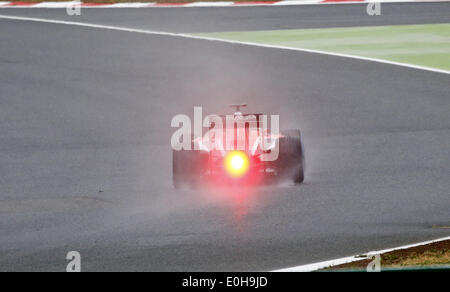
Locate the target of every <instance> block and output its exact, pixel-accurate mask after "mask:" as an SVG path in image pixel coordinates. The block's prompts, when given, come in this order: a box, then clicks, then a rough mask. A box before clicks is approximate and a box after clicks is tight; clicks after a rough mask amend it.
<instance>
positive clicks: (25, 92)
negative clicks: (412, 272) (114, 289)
mask: <svg viewBox="0 0 450 292" xmlns="http://www.w3.org/2000/svg"><path fill="white" fill-rule="evenodd" d="M327 7H328V6H327ZM350 7H351V6H347V5H345V6H344V5H342V6H336V7H334V6H329V8H327V9H329V10H327V9H326V8H316V7H315V8H310V7H305V8H295V9H294V8H289V10H295V11H298V12H299V13H302V11H303V9H317V10H315V11H316V12H315V13H317V17H318V19H321V21H320V22H321V23H320V25H321V26H325V22H326V21H327V13H331V16H334V15H336V14H339V12H338V11H340V9H342V10H343V12H341V13H342V14H344V13H347V12H345V11H347V10H348V9H351V8H350ZM404 7H409V6H407V5H405V6H404ZM412 7H414V9H413V10H415V9H419V8H420V7H425V6H417V5H412ZM426 7H440V9H434V8H433V9H431V10H433V11H435V12H434V13H436V14H435V15H436V19H435V18H433V17H432V14H433V13H429V14H427V13H425V14H427V15H429V16H430V15H431V16H430V18H429V19H428V20H427V21H425V20H423V22H439V21H442V18H441V17H442V15H441V16H439V15H440V14H439V13H440V11H441V12H442V11H444V9H445V7H448V6H447V5H440V4H439V5H436V6H434V5H429V6H428V5H426ZM260 10H261V11H260ZM438 10H439V11H438ZM141 11H142V10H133V11H128V10H125V11H123V13H124V15H125V16H127V17H129V19H131V18H132V17H131V15H132V14H133V13H134V14H135V15H136V16H135V17H134V19H136V20H133V21H131V20H130V21H129V23H128V22H127V20H122V21H119V22H117V23H116V21H117V19H118V17H119V16H120V13H122V12H120V11H112V10H111V18H110V20H107V19H106V18H107V13H106V12H105V11H102V10H89V11H87V12H86V16H84V17H85V18H84V19H83V20H84V21H89V22H94V23H100V22H103V23H108V21H109V22H110V24H115V25H122V26H128V27H130V26H135V25H138V24H136V22H137V21H138V20H139V22H140V24H139V26H145V23H146V21H147V20H146V19H148V21H149V23H152V22H155V23H156V22H157V21H156V20H154V19H153V18H146V17H143V16H142V15H147V13H155V14H154V15H158V14H157V12H153V11H151V12H150V10H146V11H144V12H141ZM158 11H159V10H158ZM194 11H195V12H194ZM202 11H203V12H204V13H205V16H204V17H205V18H209V17H210V16H207V14H208V13H209V11H210V10H209V9H204V10H199V9H196V10H193V11H188V10H183V9H174V10H173V12H172V11H169V10H161V12H160V13H163V14H164V13H168V14H170V13H177V14H179V15H180V19H184V20H183V21H184V22H186V23H188V22H189V21H188V20H187V19H188V17H189V16H191V17H192V15H194V16H195V17H194V19H192V23H194V24H195V23H197V24H196V25H198V22H200V21H201V20H200V19H199V17H197V14H201V13H203V12H202ZM254 11H256V12H254ZM270 11H271V10H270V9H268V8H256V9H255V10H250V9H247V8H233V9H230V10H229V11H227V13H229V14H230V17H231V15H234V13H237V14H240V15H241V17H242V19H243V20H242V21H243V24H242V27H243V28H244V27H245V29H248V28H251V27H253V26H254V27H256V26H257V24H258V25H259V24H261V23H262V24H264V23H266V22H265V21H260V20H259V19H258V20H255V21H256V22H257V24H254V25H253V24H250V22H251V18H250V19H249V18H245V17H244V16H245V12H247V13H250V14H252V13H263V12H264V13H269V12H270ZM273 11H274V12H273V15H274V17H275V16H276V15H277V13H276V12H277V11H282V12H284V13H290V11H288V12H286V11H285V10H284V9H278V8H277V9H274V10H273ZM6 13H8V14H15V15H25V14H26V15H28V16H35V17H43V16H45V14H48V17H50V16H52V17H53V16H55V15H51V14H53V13H55V11H52V12H50V11H42V10H33V11H31V10H0V14H6ZM96 13H98V15H97V14H96ZM184 13H186V15H187V16H181V15H183V14H184ZM212 13H216V12H212ZM217 13H218V12H217ZM386 13H387V12H386ZM443 13H445V12H443ZM88 15H89V17H88ZM433 15H434V14H433ZM447 15H448V14H447ZM97 16H99V17H97ZM100 16H101V17H103V20H101V19H100V18H101V17H100ZM183 17H184V18H183ZM348 17H349V18H350V17H351V16H350V15H349V16H348ZM124 19H127V18H126V17H125V18H124ZM331 19H333V17H331ZM219 20H220V18H219ZM164 21H165V20H161V22H162V23H163V22H164ZM267 21H268V22H270V20H267ZM285 21H286V23H287V24H286V26H289V27H293V26H296V25H297V24H295V21H296V19H294V20H293V19H291V18H288V17H287V18H286V20H285ZM168 22H169V21H167V23H168ZM386 22H388V23H393V22H394V20H393V19H389V18H388V19H386ZM411 22H412V20H411ZM418 22H421V21H419V20H418ZM167 23H165V24H164V25H162V24H161V26H160V27H158V26H157V24H155V25H154V24H149V25H148V28H152V29H155V28H158V29H159V28H161V29H163V28H164V29H165V30H167V29H168V27H166V26H165V25H168V24H167ZM219 23H221V24H219V25H218V27H210V25H211V24H205V25H204V26H205V27H206V26H208V30H209V29H211V30H212V29H213V28H214V29H215V28H218V30H219V28H220V27H223V29H224V30H229V29H230V28H233V27H237V26H238V25H237V24H236V23H235V20H233V23H229V24H227V23H225V20H220V21H219ZM329 25H330V26H332V25H335V23H334V22H333V21H331V22H330V23H329ZM262 26H263V25H262ZM298 26H299V27H304V26H303V25H301V24H298ZM258 27H259V26H258ZM275 27H281V24H277V25H274V27H272V26H270V28H275ZM261 28H269V26H268V27H261ZM191 29H192V30H195V31H196V30H197V28H194V25H193V26H192V28H189V29H188V28H185V29H182V28H180V29H179V31H182V30H191ZM449 96H450V85H449V76H448V75H444V74H438V73H432V72H426V71H419V70H414V69H408V68H402V67H396V66H392V65H386V64H377V63H370V62H365V61H360V60H352V59H344V58H337V57H332V56H322V55H315V54H308V53H302V52H292V51H280V50H274V49H265V48H256V47H244V46H236V45H230V44H223V43H211V42H204V41H198V40H188V39H182V38H174V37H161V36H150V35H140V34H134V33H128V32H117V31H108V30H99V29H89V28H81V27H70V26H64V25H55V24H46V23H31V22H23V21H11V20H4V19H0V133H1V139H0V185H1V189H0V270H2V271H11V270H14V271H22V270H28V271H41V270H50V271H64V270H65V265H66V263H67V262H66V260H65V256H66V254H67V252H68V251H70V250H76V251H79V252H81V254H82V264H83V269H84V270H101V271H108V270H115V271H124V270H126V271H136V270H139V271H141V270H145V271H186V270H190V271H198V270H203V271H205V270H207V271H217V270H219V271H224V270H225V271H227V270H272V269H277V268H283V267H289V266H294V265H299V264H307V263H311V262H315V261H321V260H328V259H332V258H336V257H341V256H348V255H353V254H357V253H360V252H363V251H367V250H375V249H382V248H387V247H393V246H397V245H402V244H407V243H412V242H416V241H421V240H428V239H432V238H437V237H441V236H448V235H449V231H448V230H445V229H439V228H433V227H439V226H446V225H447V226H448V225H449V224H450V213H449V210H450V197H449V189H450V180H449V177H450V116H449V114H448V110H449V108H450V99H449ZM241 101H246V102H247V103H249V104H250V105H252V107H251V109H252V110H254V111H263V112H269V113H278V114H280V115H281V122H282V126H283V127H284V128H292V127H300V128H301V129H302V130H303V133H304V139H305V144H306V149H307V165H308V171H307V177H306V183H305V184H304V185H301V186H292V185H288V184H286V185H281V186H265V187H260V188H256V189H234V190H224V189H204V190H197V191H188V190H183V191H175V190H173V188H172V187H171V150H170V145H169V141H170V136H171V133H172V129H171V128H170V120H171V118H172V117H173V115H174V114H177V113H192V107H193V106H194V105H198V104H200V105H203V106H204V108H205V111H207V112H214V113H217V112H222V111H223V109H224V108H226V105H227V104H229V103H232V102H241Z"/></svg>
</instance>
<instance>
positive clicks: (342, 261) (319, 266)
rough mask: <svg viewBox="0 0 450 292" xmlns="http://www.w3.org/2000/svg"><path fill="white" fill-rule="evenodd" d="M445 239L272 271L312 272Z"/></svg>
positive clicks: (445, 238) (446, 238)
mask: <svg viewBox="0 0 450 292" xmlns="http://www.w3.org/2000/svg"><path fill="white" fill-rule="evenodd" d="M445 240H450V236H449V237H444V238H439V239H435V240H430V241H425V242H420V243H415V244H410V245H405V246H400V247H395V248H390V249H384V250H378V251H371V252H368V253H365V254H364V255H362V256H361V255H359V256H351V257H345V258H340V259H335V260H331V261H325V262H319V263H314V264H309V265H303V266H297V267H292V268H286V269H281V270H276V271H273V272H313V271H317V270H320V269H324V268H329V267H334V266H338V265H343V264H348V263H353V262H357V261H362V260H364V259H366V258H369V257H371V256H374V255H382V254H385V253H388V252H392V251H396V250H402V249H408V248H413V247H417V246H422V245H427V244H431V243H436V242H441V241H445Z"/></svg>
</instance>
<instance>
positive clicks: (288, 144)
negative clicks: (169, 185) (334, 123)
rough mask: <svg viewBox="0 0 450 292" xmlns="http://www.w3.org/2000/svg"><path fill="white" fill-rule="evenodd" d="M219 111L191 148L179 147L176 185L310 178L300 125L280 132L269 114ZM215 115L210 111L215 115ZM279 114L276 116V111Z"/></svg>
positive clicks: (297, 180)
mask: <svg viewBox="0 0 450 292" xmlns="http://www.w3.org/2000/svg"><path fill="white" fill-rule="evenodd" d="M231 106H232V107H236V112H235V113H234V114H233V115H227V116H225V115H222V116H214V117H213V118H212V119H211V120H212V121H211V122H210V128H209V131H208V132H207V133H206V134H205V135H204V136H203V137H195V138H194V137H193V138H192V141H191V149H190V150H187V149H183V150H179V151H176V150H174V151H173V184H174V186H175V188H181V187H194V186H197V185H199V184H205V183H207V184H210V183H213V184H223V183H225V184H227V185H229V184H233V185H235V184H239V185H240V184H261V183H265V182H269V181H283V180H285V181H292V182H294V183H302V182H303V180H304V171H305V157H304V148H303V143H302V140H301V135H300V130H289V131H283V132H279V131H278V133H277V131H275V132H274V131H273V122H274V121H273V120H271V124H272V125H271V126H272V131H269V130H268V129H267V116H264V115H262V114H243V113H241V112H240V108H241V107H243V106H246V105H231ZM209 117H210V116H209ZM271 117H273V116H271Z"/></svg>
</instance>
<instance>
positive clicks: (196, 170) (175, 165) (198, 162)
mask: <svg viewBox="0 0 450 292" xmlns="http://www.w3.org/2000/svg"><path fill="white" fill-rule="evenodd" d="M206 158H207V155H205V154H202V153H201V152H200V151H195V150H180V151H176V150H173V152H172V179H173V186H174V187H175V188H176V189H180V188H182V187H194V186H195V185H196V184H197V182H199V180H200V179H201V177H202V175H203V173H202V171H203V169H204V168H203V167H204V165H205V162H206V160H205V159H206Z"/></svg>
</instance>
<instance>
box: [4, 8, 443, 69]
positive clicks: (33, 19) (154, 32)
mask: <svg viewBox="0 0 450 292" xmlns="http://www.w3.org/2000/svg"><path fill="white" fill-rule="evenodd" d="M0 19H9V20H21V21H32V22H43V23H53V24H63V25H72V26H79V27H89V28H98V29H108V30H115V31H125V32H133V33H141V34H150V35H160V36H171V37H181V38H186V39H196V40H204V41H212V42H222V43H228V44H234V45H243V46H253V47H261V48H269V49H280V50H287V51H298V52H307V53H313V54H322V55H329V56H335V57H342V58H351V59H357V60H363V61H369V62H376V63H382V64H389V65H395V66H401V67H406V68H412V69H417V70H424V71H430V72H435V73H442V74H450V71H448V70H441V69H435V68H429V67H423V66H418V65H412V64H405V63H399V62H393V61H387V60H381V59H374V58H368V57H361V56H355V55H347V54H340V53H332V52H325V51H319V50H311V49H302V48H291V47H285V46H276V45H266V44H259V43H251V42H240V41H233V40H225V39H219V38H211V37H203V36H196V35H190V34H184V33H171V32H161V31H151V30H144V29H135V28H126V27H118V26H109V25H101V24H92V23H83V22H71V21H62V20H51V19H44V18H31V17H21V16H9V15H0Z"/></svg>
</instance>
